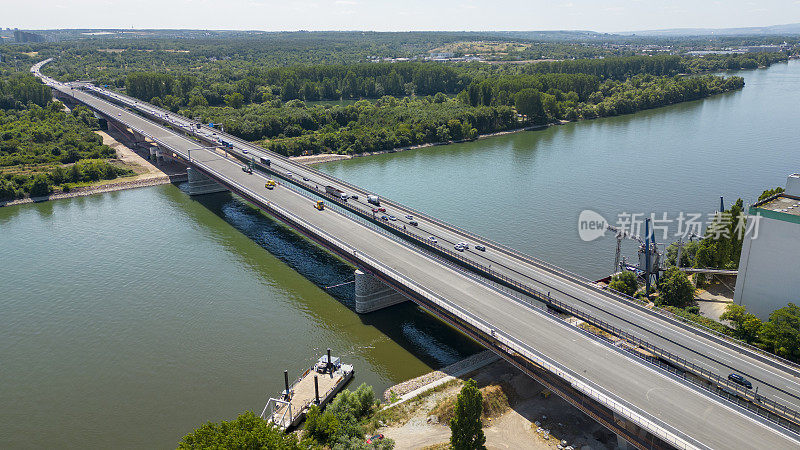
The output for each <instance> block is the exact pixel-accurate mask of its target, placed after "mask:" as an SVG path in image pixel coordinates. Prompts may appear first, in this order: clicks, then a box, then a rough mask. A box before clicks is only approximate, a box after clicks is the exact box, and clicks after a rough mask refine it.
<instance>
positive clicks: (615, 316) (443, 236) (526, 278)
mask: <svg viewBox="0 0 800 450" xmlns="http://www.w3.org/2000/svg"><path fill="white" fill-rule="evenodd" d="M91 88H93V89H96V90H97V91H98V92H100V93H102V94H104V95H110V96H113V97H114V99H115V100H116V101H119V102H123V103H125V104H127V105H128V106H130V107H131V108H138V109H141V110H143V111H146V112H148V113H152V114H156V115H159V116H161V117H162V118H164V119H165V120H168V121H169V122H170V123H172V124H173V125H174V126H179V127H182V128H183V129H185V130H191V131H192V132H193V133H198V135H199V136H202V137H205V138H215V137H218V136H216V135H217V134H219V135H221V136H223V138H224V139H226V140H227V141H228V142H231V143H233V144H234V145H235V149H234V151H238V152H242V151H244V150H245V149H246V150H247V154H248V155H252V156H254V157H255V158H256V159H258V158H261V157H265V158H268V159H270V160H271V161H272V167H273V168H275V169H276V170H279V171H282V172H284V173H286V172H292V174H293V178H294V180H295V182H296V183H298V184H305V185H306V186H308V187H313V186H318V187H320V188H321V189H324V188H323V186H325V185H333V186H335V187H337V188H339V189H341V190H343V191H344V192H346V193H348V194H357V195H358V196H359V198H358V199H357V200H354V199H350V200H348V202H349V203H353V204H357V205H359V206H361V207H363V208H371V207H373V206H372V205H370V204H368V203H367V195H369V194H371V193H370V192H367V191H365V190H363V189H360V188H357V187H353V186H350V185H349V184H347V183H345V182H343V181H341V180H338V179H336V178H333V177H331V176H329V175H327V174H324V173H322V172H319V171H317V170H314V169H313V168H309V167H307V166H304V165H302V164H299V163H296V162H294V161H292V160H290V159H288V158H284V157H282V156H280V155H276V154H274V153H272V152H268V151H266V150H264V149H263V148H260V147H257V146H255V145H252V144H250V143H248V142H246V141H243V140H241V139H238V138H236V137H233V136H229V135H224V134H223V133H220V132H219V131H218V130H216V129H213V128H209V127H207V126H202V127H201V128H200V129H199V130H198V129H197V128H196V123H195V122H193V121H190V120H189V119H187V118H184V117H181V116H177V115H175V114H173V113H171V112H169V111H166V110H163V109H160V108H156V107H154V106H152V105H149V104H146V103H144V102H140V101H138V100H136V99H134V98H131V97H127V96H125V95H122V94H118V93H115V92H111V91H108V90H104V89H102V88H96V87H94V86H91ZM382 206H384V207H385V208H386V210H387V211H386V213H382V212H379V213H378V215H377V217H380V216H381V215H384V214H386V215H387V216H388V215H391V216H395V217H396V218H397V221H395V222H394V223H395V224H399V225H401V226H402V225H405V226H406V230H407V231H409V232H410V233H412V234H414V235H416V236H418V237H419V238H420V239H422V240H424V239H428V238H429V237H431V236H433V237H435V238H436V239H437V241H438V243H439V244H443V245H449V246H453V245H455V244H456V243H459V242H469V243H471V244H472V245H470V248H469V249H468V250H467V251H465V252H463V256H465V257H466V258H468V259H469V260H471V261H473V262H475V263H477V264H481V265H483V266H489V267H491V268H492V270H494V271H495V272H497V273H499V274H502V275H505V276H507V277H510V278H512V279H514V280H515V281H517V282H520V283H522V284H525V285H527V286H529V287H531V288H534V289H537V290H539V291H544V292H550V293H551V295H552V296H553V298H555V299H556V300H560V301H562V302H565V303H567V304H570V305H571V306H572V307H574V308H577V309H579V310H582V311H584V312H585V313H587V314H589V315H591V316H594V317H596V318H598V319H600V320H603V321H605V322H607V323H610V324H612V325H614V326H616V327H617V328H620V329H623V330H625V331H627V332H628V333H630V334H632V335H634V336H636V337H638V338H640V339H642V340H644V341H646V342H649V343H650V344H652V345H655V346H657V347H659V348H661V349H662V350H665V351H668V352H670V353H672V354H674V355H678V356H680V357H681V358H683V359H685V360H687V361H689V362H691V363H693V364H696V365H697V366H699V367H702V368H704V369H706V370H709V371H711V372H713V373H716V374H718V375H719V376H721V377H723V378H725V377H727V375H728V374H729V373H731V372H738V373H741V374H744V375H745V376H746V377H747V378H748V379H750V380H751V381H752V382H753V386H754V388H756V387H757V388H758V393H759V394H760V395H762V396H764V397H767V398H769V399H772V400H774V401H777V402H779V403H781V404H783V405H786V406H788V407H791V408H793V409H795V410H800V376H798V371H797V370H794V369H790V368H788V367H785V366H782V365H781V364H780V363H767V362H764V361H763V357H761V358H758V357H754V355H753V354H752V352H749V351H745V349H744V348H733V349H732V348H730V347H729V346H726V345H722V344H720V343H719V342H717V341H716V340H714V339H712V338H710V337H709V336H708V334H707V333H703V332H698V331H696V330H687V329H686V328H685V327H681V326H679V325H676V324H674V323H673V322H671V321H669V320H666V319H665V318H664V317H662V316H661V315H660V314H656V313H651V312H643V311H642V309H641V308H637V307H635V306H633V305H630V304H629V303H627V302H625V301H624V300H622V298H621V297H620V296H618V295H616V294H614V293H611V292H607V291H602V292H598V291H597V290H595V289H591V288H589V287H588V286H587V283H585V282H580V281H575V280H574V279H570V277H565V276H564V275H563V274H562V273H560V272H559V270H558V269H555V270H553V269H552V268H550V267H547V266H544V265H542V264H538V263H537V262H536V261H535V260H533V259H532V258H530V259H528V258H525V257H524V256H523V257H521V256H519V255H517V254H514V253H511V252H509V251H507V250H506V249H504V248H502V247H500V246H496V245H494V244H493V243H491V242H487V241H481V240H480V238H477V239H476V238H475V237H474V236H470V235H467V234H466V233H462V232H459V231H458V230H457V229H455V228H454V227H453V228H451V227H447V226H443V225H441V224H440V222H438V221H436V220H432V219H431V218H429V217H427V216H424V215H418V214H417V213H415V212H413V211H411V210H409V209H407V208H405V207H403V206H402V205H398V204H395V203H393V202H387V201H383V203H382ZM407 216H411V217H412V218H408V217H407ZM412 220H414V221H415V222H417V223H418V224H419V225H418V226H412V225H411V224H410V222H411V221H412ZM476 243H481V244H483V245H484V246H485V247H486V251H478V250H476V249H475V244H476ZM776 361H777V360H776Z"/></svg>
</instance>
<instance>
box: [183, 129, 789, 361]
mask: <svg viewBox="0 0 800 450" xmlns="http://www.w3.org/2000/svg"><path fill="white" fill-rule="evenodd" d="M187 120H188V119H187ZM220 134H224V135H225V136H226V137H228V138H229V139H230V140H232V141H236V142H238V143H240V144H243V145H247V146H249V147H252V148H256V149H258V150H259V151H261V152H264V153H267V154H270V156H271V157H273V158H276V159H278V160H280V161H281V162H283V163H288V164H291V165H293V166H295V167H297V166H302V167H303V169H304V170H308V171H310V172H313V173H315V174H317V176H320V177H322V178H324V179H327V180H331V181H332V182H335V183H339V184H341V185H344V186H347V187H348V188H349V189H351V190H353V191H355V192H359V193H361V194H363V195H367V194H369V191H367V190H365V189H363V188H361V187H358V186H355V185H353V184H351V183H349V182H347V181H344V180H341V179H338V178H335V177H333V176H331V175H328V174H326V173H324V172H321V171H319V170H317V169H314V168H313V167H309V166H305V165H302V164H300V163H296V162H294V161H292V160H291V159H290V158H288V157H285V156H283V155H279V154H277V153H275V152H272V151H269V150H267V149H264V148H261V147H258V146H257V145H254V144H252V143H250V142H248V141H245V140H243V139H240V138H238V137H236V136H233V135H230V134H227V133H220ZM292 181H293V182H296V180H292ZM330 199H331V200H332V201H334V202H336V203H337V204H339V205H340V206H345V207H351V206H350V205H346V204H345V203H344V202H342V201H341V199H338V198H336V197H333V196H331V197H330ZM381 200H382V201H383V202H385V203H387V204H389V205H391V206H394V207H395V208H397V209H400V210H402V211H404V212H408V213H412V214H413V215H415V216H419V217H423V218H425V220H427V221H430V222H433V223H435V224H436V225H438V226H440V227H442V228H445V229H449V230H451V231H453V232H456V233H460V234H463V235H465V236H468V237H469V238H471V239H472V240H475V241H477V242H482V243H485V244H489V245H491V246H493V247H495V248H498V249H500V250H502V251H503V252H505V253H508V254H510V255H512V256H514V257H516V258H518V259H521V260H523V261H526V262H528V263H531V264H534V265H536V266H538V267H540V268H543V269H545V270H548V271H550V272H551V273H555V274H556V275H559V276H562V277H564V278H567V279H568V280H571V281H573V282H576V283H578V284H580V285H581V286H583V287H585V288H589V289H591V290H593V291H595V292H597V293H600V294H601V295H604V296H607V297H609V298H610V299H613V300H617V301H621V302H623V303H625V304H627V305H628V306H631V307H634V308H636V309H637V310H639V311H642V312H645V313H646V314H655V315H657V316H661V317H663V318H664V319H667V320H668V321H670V322H672V323H673V324H675V325H678V326H680V327H681V328H683V329H687V326H688V327H689V329H690V330H691V331H700V332H704V333H705V334H707V335H709V336H708V337H709V338H710V339H711V340H713V341H715V342H717V343H720V344H723V345H725V346H726V347H728V348H731V349H736V348H735V347H743V348H745V349H746V350H749V351H750V352H752V353H753V354H754V355H753V356H754V357H756V359H758V360H760V361H762V362H765V363H768V364H770V365H773V366H774V367H775V366H776V365H775V363H778V364H780V365H783V366H786V367H788V368H791V369H794V370H793V371H794V374H795V375H796V376H800V364H798V363H795V362H793V361H789V360H787V359H785V358H782V357H780V356H778V355H775V354H773V353H769V352H766V351H764V350H763V349H761V348H758V347H756V346H754V345H751V344H748V343H746V342H743V341H740V340H738V339H735V338H733V337H732V336H729V335H726V334H723V333H720V332H719V331H717V330H714V329H711V328H708V327H706V326H704V325H702V324H700V323H697V322H693V321H691V320H688V319H686V318H684V317H681V316H678V315H676V314H673V313H672V312H670V311H666V310H663V309H660V308H659V309H651V308H647V307H645V306H644V305H643V304H642V303H641V302H640V301H639V300H638V299H636V298H634V297H631V296H628V295H625V294H623V293H619V292H613V293H612V292H609V291H606V290H603V289H600V288H599V287H597V286H596V284H595V283H594V282H593V281H592V280H589V279H588V278H586V277H584V276H582V275H579V274H576V273H574V272H571V271H568V270H566V269H563V268H561V267H558V266H556V265H554V264H552V263H549V262H547V261H544V260H541V259H539V258H536V257H533V256H530V255H526V254H524V253H521V252H519V251H517V250H514V249H512V248H510V247H508V246H506V245H504V244H500V243H498V242H496V241H493V240H491V239H489V238H486V237H484V236H480V235H477V234H475V233H472V232H470V231H468V230H465V229H463V228H461V227H459V226H457V225H453V224H450V223H447V222H444V221H442V220H439V219H437V218H436V217H433V216H429V215H427V214H425V213H423V212H420V211H418V210H416V209H414V208H411V207H409V206H407V205H404V204H402V203H399V202H396V201H394V200H389V199H385V198H382V199H381ZM411 237H413V238H415V239H417V238H416V236H411ZM463 262H465V263H466V264H468V265H474V264H476V263H474V262H473V261H472V260H469V259H463ZM615 297H616V298H615ZM670 319H671V320H670ZM756 355H758V356H756Z"/></svg>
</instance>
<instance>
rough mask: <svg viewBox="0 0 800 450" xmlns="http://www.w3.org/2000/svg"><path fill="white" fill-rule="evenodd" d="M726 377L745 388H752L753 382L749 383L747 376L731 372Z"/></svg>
mask: <svg viewBox="0 0 800 450" xmlns="http://www.w3.org/2000/svg"><path fill="white" fill-rule="evenodd" d="M728 379H729V380H731V381H733V382H734V383H736V384H741V385H742V386H744V387H746V388H747V389H753V383H751V382H750V381H749V380H748V379H747V378H745V377H743V376H741V375H739V374H738V373H732V374H730V375H728Z"/></svg>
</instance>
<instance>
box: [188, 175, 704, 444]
mask: <svg viewBox="0 0 800 450" xmlns="http://www.w3.org/2000/svg"><path fill="white" fill-rule="evenodd" d="M195 164H197V165H199V166H205V165H204V164H202V163H198V162H195ZM203 170H205V171H208V172H210V173H216V171H214V170H213V169H211V168H209V167H208V166H205V167H203ZM216 175H217V176H218V177H220V178H224V176H222V175H221V174H219V173H216ZM231 184H232V185H235V186H236V187H237V189H239V190H240V191H242V192H244V193H249V194H248V196H249V197H251V198H253V199H255V198H257V194H255V193H253V192H252V191H251V190H250V189H249V188H247V187H244V186H242V185H240V184H238V183H236V182H231ZM267 209H268V210H275V211H276V212H278V213H279V215H281V216H283V217H287V218H290V220H292V221H293V222H295V225H296V226H297V225H299V227H300V228H301V229H305V230H306V232H307V233H308V232H311V233H314V234H316V235H317V236H320V237H323V238H324V239H325V240H326V241H327V242H329V243H331V244H333V245H335V246H336V247H338V248H339V251H341V252H344V253H345V254H350V255H351V256H352V258H353V259H355V260H361V261H363V262H364V263H365V265H368V266H372V267H377V268H380V270H381V271H382V272H383V273H385V274H386V275H389V276H391V277H392V278H395V279H396V280H397V281H399V282H401V283H402V284H403V285H404V286H407V287H408V288H410V289H411V290H413V291H414V292H415V293H416V294H417V295H420V296H422V297H424V298H426V299H428V300H429V301H431V302H432V303H434V304H436V305H439V307H441V308H443V309H445V310H446V311H448V312H449V313H451V314H453V315H454V316H456V317H458V318H459V319H460V320H462V321H464V322H465V323H468V324H470V326H473V327H474V328H476V329H478V330H481V331H482V332H484V333H485V334H487V335H489V336H492V337H493V338H494V339H497V340H498V341H500V342H502V343H503V344H504V345H507V346H508V347H509V348H511V349H513V350H514V351H515V352H518V353H519V354H521V355H523V356H525V357H526V358H528V359H529V360H531V361H533V362H534V363H535V364H537V365H539V366H541V367H544V368H545V369H547V370H549V371H551V372H552V373H555V374H556V375H558V376H559V377H561V378H563V379H565V380H567V381H569V382H570V384H571V385H572V386H573V387H575V388H576V389H578V390H579V391H581V392H584V393H585V394H587V395H589V396H590V397H591V398H593V399H595V400H596V401H598V402H600V403H601V404H603V405H605V406H606V407H608V408H610V409H611V410H612V411H615V412H617V413H619V414H620V415H622V416H624V417H626V418H627V419H628V420H630V421H631V422H633V423H635V424H637V425H638V426H640V427H642V428H644V429H647V430H648V431H650V432H651V433H653V434H654V435H655V436H657V437H659V439H662V440H664V441H665V442H667V443H669V444H671V445H674V446H675V447H677V448H683V449H688V448H697V446H696V445H694V444H691V443H690V442H689V440H691V439H690V438H688V436H685V435H683V433H681V432H680V431H678V430H676V429H674V428H671V427H669V426H662V425H659V424H658V421H657V419H655V418H653V417H645V416H648V415H647V413H644V412H643V411H634V409H635V408H634V407H633V406H632V405H629V404H627V405H626V402H624V401H623V400H621V399H615V398H613V396H612V395H611V394H609V393H607V392H605V391H603V390H602V389H600V388H599V387H597V386H594V385H593V384H591V383H590V382H588V381H587V380H581V379H580V378H579V377H577V376H575V375H573V374H572V373H571V372H569V371H568V370H567V369H566V368H563V367H562V366H560V365H559V364H558V363H555V362H554V361H552V360H550V359H549V358H547V357H545V356H544V355H541V354H538V353H537V352H535V351H534V350H533V349H532V348H529V347H528V346H527V345H525V344H523V343H521V342H520V341H518V340H516V339H515V338H513V337H511V336H510V335H506V334H505V333H504V332H502V331H500V330H499V329H498V328H497V327H496V326H494V325H491V324H490V323H488V322H486V321H484V320H483V319H480V318H478V317H477V316H475V315H473V314H472V313H470V312H468V311H466V310H464V309H463V308H461V307H459V306H457V305H455V304H453V303H452V302H450V301H448V300H446V299H444V298H442V297H440V296H438V295H436V294H433V293H432V292H430V291H428V290H427V289H425V288H423V287H421V286H418V285H417V284H416V283H414V282H413V281H411V280H410V279H408V278H407V277H406V276H404V275H402V274H400V273H398V272H397V271H395V270H394V269H392V268H390V267H389V266H386V265H385V264H383V263H381V262H380V261H378V260H376V259H374V258H372V257H370V256H369V255H367V254H365V253H363V252H359V251H357V250H355V249H353V248H352V247H350V246H349V245H347V244H346V243H344V242H342V241H340V240H339V239H338V238H336V237H334V236H332V235H330V234H329V233H327V232H325V231H324V230H321V229H319V228H317V227H316V226H314V225H312V224H310V223H308V222H306V221H305V220H303V219H301V218H299V217H297V216H295V215H294V214H292V213H290V212H288V211H286V210H285V209H283V208H281V207H279V206H277V205H275V204H273V203H271V202H269V203H268V205H267Z"/></svg>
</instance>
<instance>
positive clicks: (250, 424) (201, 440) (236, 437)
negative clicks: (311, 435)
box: [178, 411, 306, 450]
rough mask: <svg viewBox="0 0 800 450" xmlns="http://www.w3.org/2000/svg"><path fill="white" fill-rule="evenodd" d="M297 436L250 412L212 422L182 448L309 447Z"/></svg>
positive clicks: (185, 440)
mask: <svg viewBox="0 0 800 450" xmlns="http://www.w3.org/2000/svg"><path fill="white" fill-rule="evenodd" d="M305 447H306V446H301V445H300V443H299V442H298V441H297V437H296V436H295V435H294V434H286V433H284V432H283V431H282V430H280V429H278V428H277V427H276V426H275V425H273V424H271V423H269V422H267V421H266V420H264V419H262V418H260V417H258V416H256V415H255V414H253V413H252V412H250V411H247V412H245V413H244V414H241V415H239V417H237V418H236V420H234V421H232V422H226V421H222V422H220V423H218V424H217V423H212V422H208V423H206V424H205V425H203V426H201V427H200V428H197V429H195V430H194V431H193V432H191V433H189V434H187V435H186V436H184V438H183V440H181V442H180V443H179V444H178V448H179V449H200V448H242V449H243V448H253V449H255V448H269V449H275V450H295V449H298V450H299V449H301V448H305Z"/></svg>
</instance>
